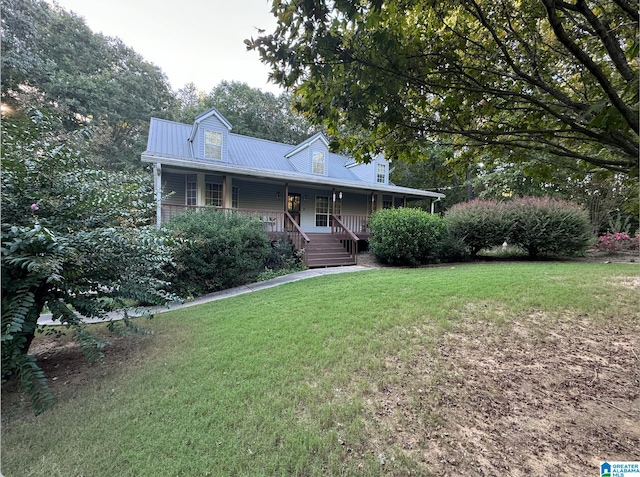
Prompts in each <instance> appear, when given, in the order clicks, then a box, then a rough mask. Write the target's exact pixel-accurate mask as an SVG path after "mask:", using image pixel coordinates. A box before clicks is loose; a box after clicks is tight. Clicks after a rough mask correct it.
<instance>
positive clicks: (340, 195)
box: [338, 191, 342, 200]
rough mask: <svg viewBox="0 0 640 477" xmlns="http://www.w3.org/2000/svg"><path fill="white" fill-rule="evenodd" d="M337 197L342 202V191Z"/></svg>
mask: <svg viewBox="0 0 640 477" xmlns="http://www.w3.org/2000/svg"><path fill="white" fill-rule="evenodd" d="M338 197H339V198H340V200H342V191H340V192H339V193H338Z"/></svg>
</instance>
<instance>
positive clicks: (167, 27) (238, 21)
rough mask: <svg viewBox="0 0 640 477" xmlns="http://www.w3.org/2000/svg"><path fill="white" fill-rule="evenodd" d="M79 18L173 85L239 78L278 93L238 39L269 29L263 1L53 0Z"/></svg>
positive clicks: (206, 87) (205, 85)
mask: <svg viewBox="0 0 640 477" xmlns="http://www.w3.org/2000/svg"><path fill="white" fill-rule="evenodd" d="M50 1H51V3H53V0H50ZM57 3H58V4H59V5H60V6H61V7H62V8H64V9H65V10H67V11H73V12H75V13H76V14H77V15H79V16H81V17H84V19H85V21H86V23H87V25H88V26H89V28H91V29H92V30H93V31H94V32H96V33H99V32H101V33H103V34H104V35H107V36H117V37H119V38H120V39H122V41H124V43H126V44H127V45H128V46H130V47H131V48H133V49H134V50H135V51H136V52H138V53H140V54H141V55H142V56H143V57H144V58H145V59H146V60H147V61H149V62H151V63H154V64H155V65H157V66H159V67H160V68H162V71H164V72H165V74H166V75H167V77H168V78H169V82H170V83H171V87H172V88H173V89H174V90H178V89H179V88H181V87H183V86H184V85H185V84H186V83H189V82H193V83H195V84H196V86H197V87H198V89H200V90H203V91H205V92H209V91H211V89H212V88H213V87H214V86H216V85H217V84H218V83H220V81H222V80H227V81H233V80H235V81H242V82H245V83H248V84H249V85H250V86H252V87H254V88H260V89H262V90H264V91H271V92H273V93H276V94H278V93H279V92H281V90H279V89H278V88H277V87H276V86H275V85H274V84H271V83H268V82H267V78H268V73H269V69H268V68H267V67H266V66H265V65H263V64H262V63H261V62H260V59H259V56H258V53H256V52H254V51H247V50H246V46H245V44H244V40H245V39H247V38H250V37H251V36H254V37H255V36H257V35H258V32H257V28H261V29H264V30H266V31H267V32H272V31H273V30H274V29H275V25H276V20H275V17H273V15H272V14H271V12H270V9H271V2H270V1H268V0H226V1H225V0H57Z"/></svg>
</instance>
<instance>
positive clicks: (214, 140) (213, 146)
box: [204, 131, 222, 159]
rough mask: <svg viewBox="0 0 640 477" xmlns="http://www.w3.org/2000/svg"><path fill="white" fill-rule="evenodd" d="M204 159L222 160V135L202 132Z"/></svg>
mask: <svg viewBox="0 0 640 477" xmlns="http://www.w3.org/2000/svg"><path fill="white" fill-rule="evenodd" d="M204 157H205V158H206V159H222V133H221V132H217V131H205V132H204Z"/></svg>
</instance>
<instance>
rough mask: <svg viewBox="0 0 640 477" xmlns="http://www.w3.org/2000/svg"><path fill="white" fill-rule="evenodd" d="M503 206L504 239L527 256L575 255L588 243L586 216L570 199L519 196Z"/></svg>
mask: <svg viewBox="0 0 640 477" xmlns="http://www.w3.org/2000/svg"><path fill="white" fill-rule="evenodd" d="M505 206H506V210H507V213H506V215H507V218H508V220H509V222H510V223H511V226H510V227H509V235H508V238H507V241H508V242H509V243H510V244H513V245H518V246H520V247H522V248H523V249H525V250H526V251H527V253H528V254H529V258H536V257H538V256H540V255H551V256H571V255H576V254H579V253H581V252H584V251H585V250H586V249H587V247H588V246H589V243H590V242H591V234H590V230H591V225H590V223H589V215H588V213H587V211H586V210H584V209H583V208H581V207H579V206H577V205H575V204H572V203H571V202H567V201H564V200H556V199H551V198H549V197H523V198H519V199H514V200H512V201H510V202H507V203H506V204H505Z"/></svg>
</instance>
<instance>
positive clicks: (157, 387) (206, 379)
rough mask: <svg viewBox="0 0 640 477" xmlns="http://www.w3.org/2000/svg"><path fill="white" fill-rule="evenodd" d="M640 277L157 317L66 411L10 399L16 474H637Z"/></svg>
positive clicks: (404, 284)
mask: <svg viewBox="0 0 640 477" xmlns="http://www.w3.org/2000/svg"><path fill="white" fill-rule="evenodd" d="M639 288H640V280H639V277H638V267H637V265H634V264H595V263H555V262H546V263H497V264H484V265H455V266H442V267H436V268H422V269H378V270H371V271H366V272H360V273H357V274H344V275H334V276H327V277H320V278H314V279H309V280H305V281H302V282H296V283H290V284H286V285H282V286H280V287H277V288H273V289H269V290H264V291H261V292H256V293H252V294H248V295H243V296H240V297H237V298H232V299H228V300H223V301H219V302H214V303H210V304H207V305H202V306H198V307H194V308H187V309H184V310H179V311H174V312H168V313H163V314H160V315H158V316H156V318H154V319H153V320H152V321H150V322H145V321H142V322H141V325H142V326H144V327H146V328H149V329H153V330H155V332H156V334H155V335H154V336H144V337H142V336H135V337H133V338H130V339H117V340H114V344H113V346H112V347H110V348H107V350H106V358H105V362H104V364H102V365H96V366H92V367H86V366H84V363H81V366H79V362H80V361H79V360H81V359H82V357H81V353H80V352H79V350H78V349H77V348H75V347H74V346H73V345H71V344H68V342H66V341H65V340H64V338H63V340H62V342H51V340H50V339H49V338H46V337H44V336H42V335H41V336H40V337H39V338H37V342H36V344H35V346H36V348H35V349H36V350H38V353H39V354H38V356H39V359H40V362H41V363H42V366H43V368H44V369H45V371H46V372H47V373H48V376H49V377H50V378H51V379H52V385H53V388H54V390H55V393H56V395H57V396H58V404H57V405H56V406H55V407H54V408H53V409H52V410H50V411H48V412H46V413H44V414H42V415H40V416H37V417H34V416H33V415H32V414H31V413H30V412H29V406H28V404H27V399H26V398H25V397H23V396H21V395H20V394H18V393H16V392H15V390H14V389H12V388H11V387H10V386H6V385H5V386H4V387H3V390H2V391H3V396H2V398H3V399H2V473H3V475H5V476H6V477H13V476H25V475H29V476H40V475H42V476H45V475H46V476H56V475H58V476H65V477H66V476H71V475H73V476H76V475H83V476H104V475H119V476H134V475H135V476H147V475H158V476H165V475H166V476H176V475H183V476H198V475H212V476H223V475H229V476H236V475H251V476H254V475H267V476H271V475H287V476H289V475H301V476H310V475H365V476H371V475H426V476H428V475H449V476H456V475H460V476H475V475H477V476H483V475H513V476H520V475H522V476H525V475H531V476H543V475H544V476H546V475H558V474H560V473H565V474H566V475H595V474H596V473H597V469H598V464H599V462H600V461H601V460H638V459H640V456H639V455H638V450H637V449H638V439H639V438H640V431H639V429H640V425H639V424H640V423H639V418H638V409H639V404H640V399H639V389H640V388H639V383H638V368H639V362H638V332H639V329H640V327H639V324H640V323H639V319H638V308H639V295H638V290H639Z"/></svg>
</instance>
